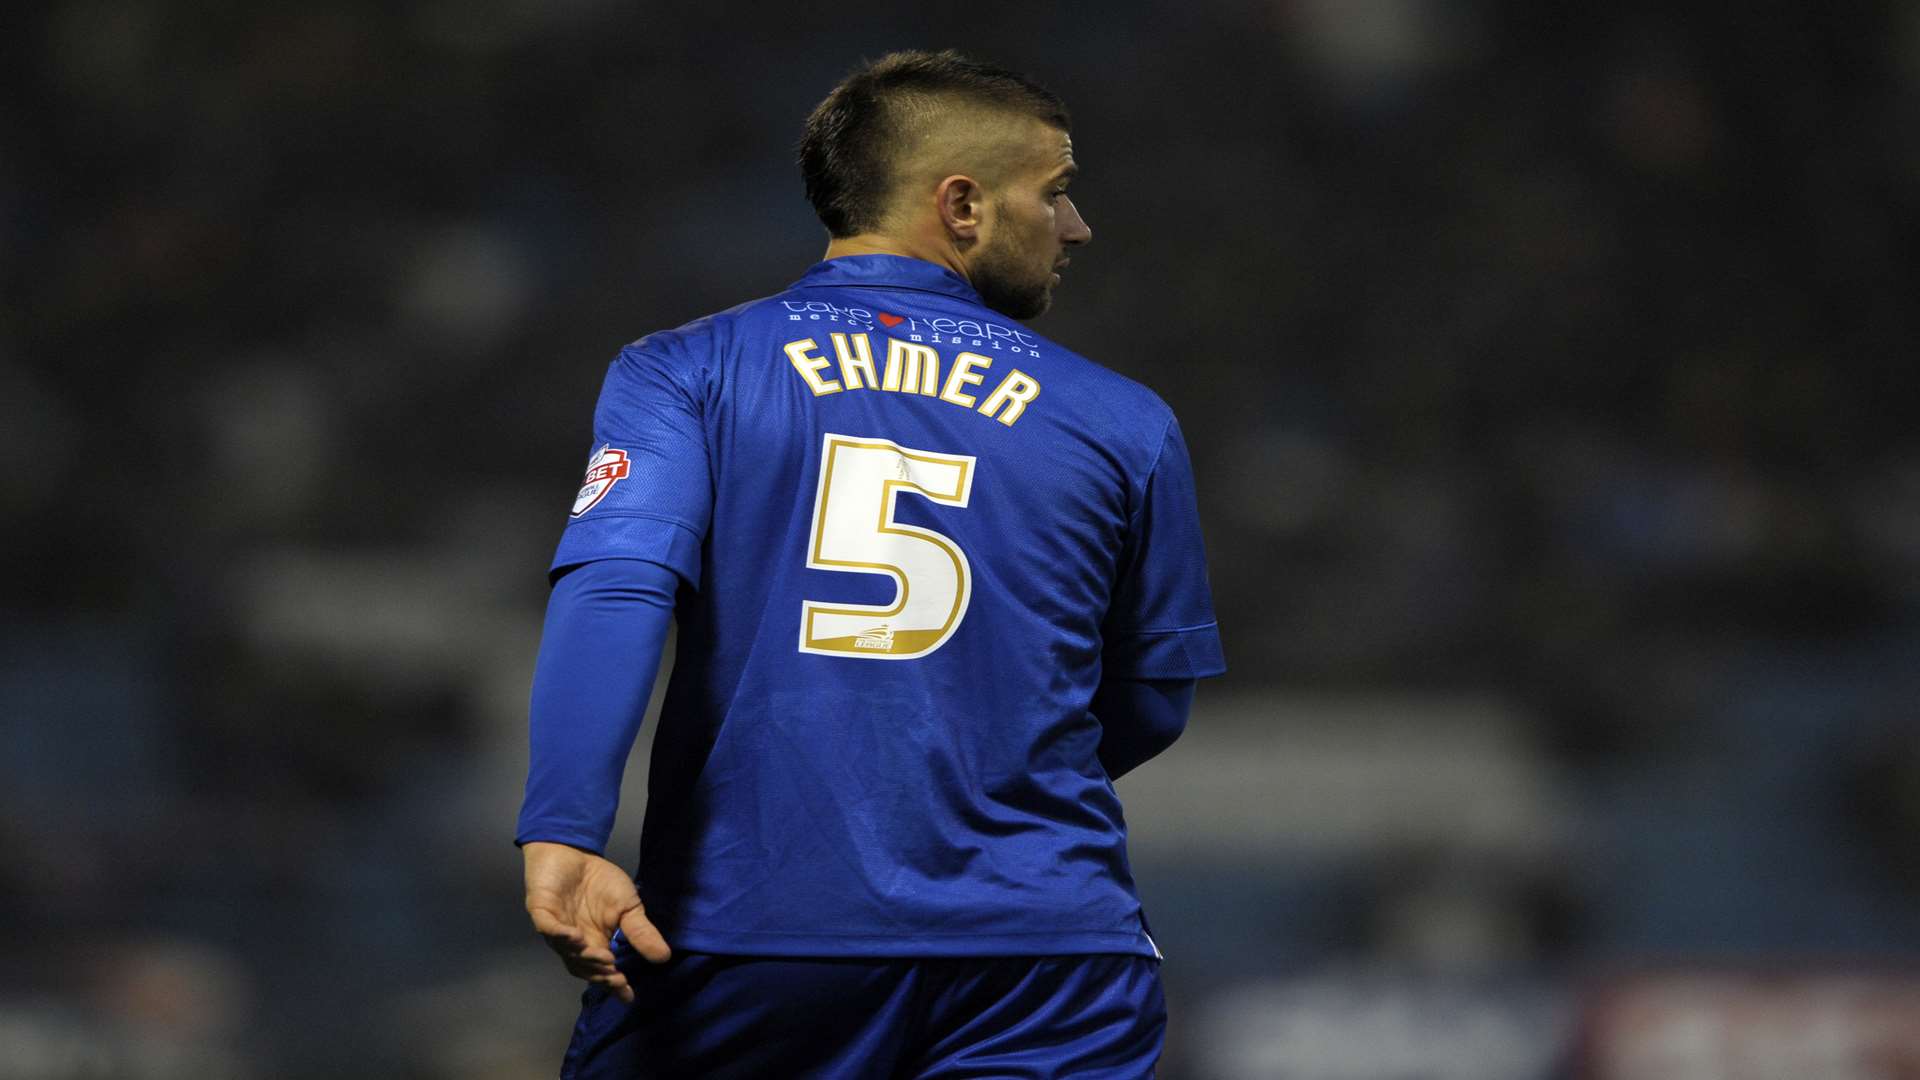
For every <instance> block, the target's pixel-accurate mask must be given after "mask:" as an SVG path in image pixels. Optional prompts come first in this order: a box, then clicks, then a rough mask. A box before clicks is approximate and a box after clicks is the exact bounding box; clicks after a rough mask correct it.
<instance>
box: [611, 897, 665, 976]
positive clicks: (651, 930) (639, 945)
mask: <svg viewBox="0 0 1920 1080" xmlns="http://www.w3.org/2000/svg"><path fill="white" fill-rule="evenodd" d="M620 930H621V932H622V933H624V934H626V935H627V944H629V945H631V946H633V951H634V952H637V953H639V954H640V956H641V958H642V959H644V960H646V961H647V962H648V963H650V964H664V963H666V962H667V961H668V960H669V959H670V958H672V956H673V950H672V949H670V948H668V947H667V939H666V938H664V937H661V936H660V931H659V930H658V929H656V928H655V927H654V925H653V923H651V922H649V921H648V920H647V910H646V908H644V907H634V908H630V909H629V910H627V911H626V912H625V913H624V914H622V915H621V916H620Z"/></svg>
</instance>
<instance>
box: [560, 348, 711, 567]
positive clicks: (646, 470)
mask: <svg viewBox="0 0 1920 1080" xmlns="http://www.w3.org/2000/svg"><path fill="white" fill-rule="evenodd" d="M683 377H684V376H683V374H682V373H681V372H679V371H676V370H675V368H674V365H672V364H670V363H669V362H668V361H667V360H665V359H664V358H662V357H659V356H656V355H654V354H653V353H651V352H648V351H644V350H642V349H639V348H635V347H633V346H629V347H627V348H626V349H624V350H622V351H621V353H620V355H619V356H618V357H617V358H615V359H614V361H613V364H612V366H611V367H609V368H608V370H607V380H606V383H605V384H604V385H603V386H602V387H601V390H600V403H599V405H598V406H597V407H596V408H595V409H594V416H593V453H592V455H591V456H590V457H589V458H588V460H587V473H586V477H585V478H584V479H583V480H582V482H581V486H580V491H579V493H578V494H577V495H576V496H575V497H574V501H573V509H572V511H571V513H570V514H569V516H568V519H567V527H566V531H565V532H563V533H562V534H561V536H560V547H559V550H558V551H556V552H555V553H554V556H553V565H552V570H553V571H555V572H557V571H559V570H562V569H564V568H566V567H568V566H574V565H578V564H580V563H585V562H592V561H594V560H596V559H644V560H646V561H648V562H653V563H659V564H660V565H662V566H665V567H667V568H668V569H670V570H672V571H673V572H674V573H676V574H678V575H679V576H680V577H681V578H682V579H683V580H685V581H686V582H688V583H689V584H698V582H699V580H700V546H701V543H702V541H703V540H704V539H705V537H706V534H707V522H708V519H709V516H710V514H711V511H712V504H713V484H712V480H711V473H710V470H709V468H708V459H707V437H706V424H705V421H704V419H703V416H704V409H703V407H702V398H701V397H700V396H697V395H695V394H693V393H692V392H690V391H689V389H688V388H687V386H686V385H685V384H684V383H683V382H682V378H683Z"/></svg>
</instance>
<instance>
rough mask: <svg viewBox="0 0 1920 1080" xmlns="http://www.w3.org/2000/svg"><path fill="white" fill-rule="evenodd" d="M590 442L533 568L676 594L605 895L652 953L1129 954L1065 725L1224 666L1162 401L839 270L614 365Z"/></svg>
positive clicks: (925, 279) (1135, 902)
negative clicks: (630, 571) (627, 869)
mask: <svg viewBox="0 0 1920 1080" xmlns="http://www.w3.org/2000/svg"><path fill="white" fill-rule="evenodd" d="M593 446H594V452H593V456H592V459H591V461H590V463H589V469H588V474H587V480H586V483H585V484H584V485H583V487H582V488H581V490H580V494H579V497H578V499H577V500H576V501H575V503H574V507H573V513H572V517H571V520H570V521H569V523H568V525H567V528H566V530H565V532H564V534H563V536H562V539H561V542H560V545H559V550H558V552H557V554H556V555H555V557H554V567H555V569H556V570H558V569H560V568H563V567H566V566H570V565H575V564H579V563H584V562H589V561H592V560H597V559H607V558H638V559H645V560H649V561H653V562H656V563H660V564H663V565H666V566H668V567H670V568H672V569H673V570H674V571H675V572H676V573H678V575H679V576H680V577H681V578H682V579H683V581H684V582H685V586H684V587H683V588H682V590H681V595H680V598H679V601H678V605H677V608H676V613H675V614H676V618H677V620H678V623H679V637H678V648H677V654H676V659H675V664H674V669H673V674H672V679H671V682H670V684H669V686H668V689H667V694H666V699H665V705H664V707H663V709H662V712H661V716H660V720H659V725H660V726H659V730H658V731H657V733H656V734H655V738H654V750H653V763H652V771H651V774H650V780H649V787H650V790H649V797H648V805H647V809H646V822H645V825H644V828H643V831H642V842H641V862H640V874H639V878H640V883H641V890H642V895H643V896H644V897H645V899H646V902H647V910H648V914H649V916H650V917H651V918H652V919H653V921H654V922H655V923H656V924H657V925H659V927H660V928H661V930H662V932H663V933H664V934H665V935H666V937H667V940H669V941H671V942H673V944H674V945H675V946H676V947H678V948H684V949H688V950H691V951H695V952H716V953H749V954H762V955H774V956H968V955H976V956H977V955H996V954H997V955H1008V954H1015V955H1017V954H1063V953H1099V952H1119V953H1137V954H1142V955H1154V954H1155V950H1154V948H1153V945H1152V943H1151V941H1150V940H1149V939H1148V938H1147V936H1146V933H1145V930H1144V927H1143V923H1142V919H1141V912H1140V903H1139V899H1138V897H1137V895H1136V893H1135V890H1134V886H1133V881H1132V876H1131V874H1130V872H1129V870H1128V866H1127V857H1126V825H1125V821H1124V819H1123V818H1122V816H1121V808H1120V801H1119V799H1118V798H1116V796H1115V794H1114V790H1113V786H1112V784H1111V783H1110V782H1109V780H1108V778H1107V776H1106V774H1105V772H1104V771H1103V769H1102V768H1101V765H1100V763H1099V761H1098V759H1097V757H1096V754H1095V751H1096V749H1097V747H1098V745H1099V741H1100V726H1099V722H1098V720H1097V719H1096V718H1095V717H1093V716H1091V715H1089V712H1088V705H1089V701H1090V700H1091V698H1092V696H1093V693H1094V689H1095V687H1096V686H1097V685H1098V683H1099V682H1100V679H1101V677H1102V674H1103V673H1105V674H1107V675H1116V676H1127V677H1134V678H1164V679H1184V678H1194V677H1200V676H1207V675H1214V674H1218V673H1219V672H1221V671H1223V670H1224V664H1223V662H1222V659H1221V648H1220V641H1219V637H1218V633H1217V630H1216V627H1215V624H1214V616H1213V610H1212V602H1211V599H1210V597H1209V595H1208V588H1207V576H1206V566H1205V560H1204V556H1203V553H1202V549H1201V542H1200V531H1199V524H1198V519H1197V515H1196V511H1195V504H1194V493H1193V479H1192V474H1191V467H1190V465H1189V462H1188V459H1187V451H1186V447H1185V445H1184V443H1183V441H1182V439H1181V434H1180V429H1179V427H1178V425H1177V424H1176V423H1175V421H1174V417H1173V414H1172V412H1171V411H1170V410H1169V409H1168V408H1167V406H1166V405H1165V403H1163V402H1162V401H1161V400H1160V399H1159V398H1158V397H1157V396H1155V395H1154V394H1153V393H1152V392H1151V391H1149V390H1147V389H1146V388H1145V387H1143V386H1141V385H1139V384H1138V383H1135V382H1133V381H1131V380H1129V379H1127V378H1124V377H1122V376H1120V375H1118V374H1116V373H1114V372H1112V371H1109V370H1107V369H1105V368H1102V367H1100V366H1099V365H1097V364H1094V363H1092V362H1090V361H1088V360H1086V359H1083V358H1082V357H1080V356H1077V355H1075V354H1074V353H1072V352H1069V351H1068V350H1066V349H1064V348H1061V347H1060V346H1059V345H1056V344H1054V343H1053V342H1051V341H1048V340H1046V339H1044V338H1042V337H1039V336H1038V335H1036V334H1034V333H1033V332H1032V331H1030V330H1028V329H1026V328H1025V327H1023V326H1021V325H1019V324H1017V323H1014V322H1012V321H1010V320H1008V319H1006V318H1005V317H1004V316H1001V315H998V314H996V313H994V312H992V311H990V310H989V309H987V308H986V307H984V306H983V305H982V304H981V302H980V299H979V296H978V295H977V294H976V293H975V292H974V291H973V289H972V288H971V287H970V286H969V285H968V284H967V283H966V282H965V280H964V279H962V278H961V277H960V276H958V275H957V274H954V273H953V272H951V271H949V270H947V269H946V268H944V267H940V266H936V265H934V264H932V263H927V262H923V261H920V260H915V259H908V258H903V257H898V256H891V255H870V256H856V257H848V258H839V259H831V260H828V261H826V262H822V263H820V264H818V265H816V266H814V267H813V268H812V269H810V270H809V271H808V272H807V274H806V276H804V277H803V278H802V279H801V280H800V281H799V282H797V283H796V284H795V285H794V286H793V287H792V288H790V289H789V290H787V291H786V292H784V293H781V294H779V295H777V296H774V297H771V298H768V299H765V300H759V301H755V302H753V303H749V304H745V305H742V306H740V307H737V308H734V309H732V310H730V311H727V312H724V313H722V314H718V315H714V316H711V317H709V318H705V319H701V320H699V321H697V322H694V323H690V324H688V325H686V326H684V327H681V328H679V329H677V330H672V331H667V332H663V333H657V334H653V335H651V336H649V337H646V338H644V339H642V340H640V341H638V342H636V343H634V344H633V345H631V346H629V347H627V348H626V349H625V350H623V351H622V352H621V353H620V355H619V357H618V358H617V359H616V360H615V361H614V363H613V365H612V367H611V369H610V371H609V373H608V375H607V381H606V385H605V388H604V390H603V391H602V394H601V398H600V402H599V406H598V409H597V411H596V413H595V418H594V442H593Z"/></svg>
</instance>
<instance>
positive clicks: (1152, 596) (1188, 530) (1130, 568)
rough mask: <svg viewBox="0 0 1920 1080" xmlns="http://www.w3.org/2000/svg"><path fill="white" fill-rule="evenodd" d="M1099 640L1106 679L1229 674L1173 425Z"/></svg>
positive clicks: (1133, 525) (1183, 449) (1130, 534)
mask: <svg viewBox="0 0 1920 1080" xmlns="http://www.w3.org/2000/svg"><path fill="white" fill-rule="evenodd" d="M1101 639H1102V645H1103V648H1102V657H1101V662H1102V669H1103V671H1104V672H1105V674H1106V675H1108V676H1114V677H1119V678H1131V679H1197V678H1203V677H1205V676H1208V675H1218V674H1220V673H1221V672H1224V671H1225V670H1227V664H1226V659H1225V657H1224V655H1223V654H1222V652H1221V648H1220V630H1219V627H1218V625H1217V624H1216V623H1215V622H1214V618H1213V594H1212V592H1211V591H1210V589H1209V587H1208V584H1207V555H1206V550H1205V548H1204V547H1203V546H1202V544H1201V541H1200V510H1199V505H1198V503H1197V502H1196V501H1195V498H1194V490H1193V465H1192V463H1191V462H1190V461H1189V460H1188V459H1187V444H1186V441H1185V440H1184V439H1182V438H1181V436H1180V425H1179V424H1178V423H1177V422H1169V423H1168V425H1167V430H1166V434H1165V435H1164V436H1163V439H1162V444H1161V447H1160V454H1159V457H1158V458H1157V459H1156V460H1155V462H1154V465H1153V468H1152V470H1151V472H1150V473H1149V474H1148V477H1147V482H1146V488H1145V491H1144V493H1143V494H1142V496H1141V498H1140V503H1139V506H1138V507H1137V508H1136V509H1135V510H1134V511H1133V514H1132V518H1131V520H1130V521H1129V522H1128V525H1127V540H1126V547H1125V549H1124V550H1123V551H1122V552H1121V558H1120V578H1119V581H1118V582H1117V583H1116V584H1115V587H1114V593H1113V602H1112V604H1111V606H1110V607H1109V608H1108V610H1107V617H1106V621H1105V622H1104V623H1103V624H1102V626H1101Z"/></svg>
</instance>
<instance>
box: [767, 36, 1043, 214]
mask: <svg viewBox="0 0 1920 1080" xmlns="http://www.w3.org/2000/svg"><path fill="white" fill-rule="evenodd" d="M943 99H944V101H948V102H952V103H955V104H960V105H971V106H975V107H981V108H988V109H999V110H1003V111H1006V112H1010V113H1023V114H1025V115H1028V116H1032V117H1035V118H1037V119H1039V120H1043V121H1045V122H1047V123H1049V124H1051V125H1053V126H1054V127H1057V128H1059V129H1060V130H1062V131H1071V130H1073V126H1072V119H1071V118H1070V117H1069V116H1068V115H1067V106H1066V103H1065V102H1063V101H1061V100H1060V98H1059V97H1058V96H1057V95H1055V94H1054V93H1053V91H1051V90H1048V89H1047V88H1046V87H1044V86H1041V85H1040V84H1039V83H1036V82H1034V81H1033V80H1032V79H1029V78H1027V77H1026V76H1025V75H1022V74H1020V73H1018V72H1015V71H1008V70H1007V69H1005V68H1000V67H995V66H994V65H992V64H987V63H983V62H981V61H979V60H974V59H971V58H969V57H966V56H962V55H961V54H960V53H957V52H955V51H953V50H952V49H946V50H943V51H941V52H924V51H918V50H916V51H910V52H895V53H888V54H887V55H885V56H883V57H881V58H880V59H878V60H874V61H870V62H867V63H863V64H862V65H861V66H860V67H858V68H856V69H855V70H854V71H853V73H852V74H850V75H848V76H847V77H846V78H845V79H842V80H841V81H840V85H838V86H836V87H834V88H833V92H832V93H830V94H828V95H827V97H826V100H824V101H822V102H821V103H820V104H819V105H818V106H817V107H816V108H815V109H814V110H813V114H812V115H810V116H808V117H807V128H806V133H805V134H804V135H802V136H801V138H800V175H801V176H802V177H803V178H804V179H805V180H806V184H807V201H808V202H810V203H812V204H813V210H814V213H816V214H818V215H820V221H821V223H822V224H824V225H825V226H826V227H827V232H828V233H830V234H832V235H833V236H836V237H838V236H853V235H856V234H858V233H862V232H869V231H871V230H873V229H874V228H876V227H878V226H879V225H880V222H881V218H882V216H883V215H884V213H885V211H886V207H887V199H888V197H889V196H890V195H891V194H892V191H891V188H892V186H893V180H894V170H893V157H892V154H893V152H894V151H895V150H896V149H897V148H898V147H899V145H900V143H901V142H902V136H903V135H906V134H908V131H907V126H908V123H909V122H910V120H911V119H912V115H913V113H914V112H915V111H916V106H918V107H920V108H925V107H926V106H928V105H933V104H937V103H940V102H942V100H943Z"/></svg>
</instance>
